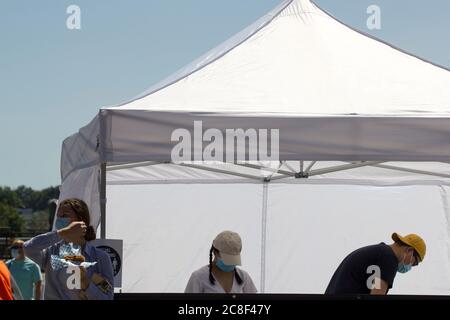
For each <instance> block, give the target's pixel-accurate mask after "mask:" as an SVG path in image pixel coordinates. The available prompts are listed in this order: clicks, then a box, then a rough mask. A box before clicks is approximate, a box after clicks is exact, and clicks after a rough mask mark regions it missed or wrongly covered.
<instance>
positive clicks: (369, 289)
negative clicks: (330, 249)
mask: <svg viewBox="0 0 450 320" xmlns="http://www.w3.org/2000/svg"><path fill="white" fill-rule="evenodd" d="M392 240H394V243H392V244H391V245H387V244H385V243H380V244H376V245H371V246H367V247H363V248H360V249H358V250H355V251H353V252H352V253H350V254H349V255H348V256H347V257H346V258H345V259H344V260H343V261H342V263H341V264H340V265H339V267H338V268H337V270H336V271H335V273H334V275H333V277H332V278H331V280H330V283H329V284H328V287H327V289H326V291H325V294H372V295H385V294H387V292H388V291H389V289H391V288H392V286H393V283H394V278H395V276H396V275H397V272H398V273H406V272H408V271H410V270H411V268H412V267H414V266H417V265H419V263H421V262H422V261H423V259H424V258H425V253H426V245H425V241H424V240H423V239H422V238H421V237H420V236H418V235H417V234H408V235H406V236H404V237H403V236H401V235H399V234H398V233H393V234H392ZM372 280H373V281H372Z"/></svg>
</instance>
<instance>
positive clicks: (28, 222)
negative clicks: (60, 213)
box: [0, 186, 59, 234]
mask: <svg viewBox="0 0 450 320" xmlns="http://www.w3.org/2000/svg"><path fill="white" fill-rule="evenodd" d="M58 197H59V187H49V188H46V189H43V190H34V189H32V188H29V187H26V186H20V187H18V188H17V189H11V188H9V187H0V229H1V230H2V231H3V232H6V231H7V232H9V233H12V234H18V233H22V232H33V231H45V230H48V229H49V227H50V225H49V217H50V216H49V215H50V206H49V202H50V200H52V199H58ZM22 209H29V210H28V211H30V215H29V219H25V218H24V215H23V214H22V213H21V210H22Z"/></svg>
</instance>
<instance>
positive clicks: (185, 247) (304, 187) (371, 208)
mask: <svg viewBox="0 0 450 320" xmlns="http://www.w3.org/2000/svg"><path fill="white" fill-rule="evenodd" d="M266 185H267V186H268V189H267V190H268V191H267V215H266V217H265V216H264V210H263V203H264V202H263V188H264V187H263V184H261V183H248V184H246V183H237V184H236V183H225V184H220V183H206V184H201V183H191V184H177V183H169V184H138V185H130V184H126V185H120V184H117V181H116V184H113V185H108V188H107V193H108V205H107V212H108V220H107V236H108V237H109V238H120V239H124V265H123V268H124V269H123V288H122V289H123V292H183V290H184V287H185V285H186V283H187V281H188V279H189V276H190V274H191V272H192V271H194V270H196V269H197V268H199V267H201V266H203V265H205V264H207V263H208V252H209V248H210V245H211V242H212V239H213V238H214V236H215V235H216V234H217V233H218V232H220V231H221V230H224V229H232V230H236V231H237V232H239V233H240V234H241V235H242V237H243V242H244V248H243V268H244V269H245V270H247V271H249V272H250V274H251V275H252V277H253V279H254V281H255V284H256V286H257V288H258V290H259V291H260V292H261V291H264V292H269V293H270V292H273V293H323V292H324V290H325V288H326V286H327V284H328V281H329V280H330V278H331V276H332V274H333V272H334V270H335V268H336V267H337V266H338V264H339V263H340V261H341V260H342V259H343V258H344V257H345V256H346V255H347V254H348V253H350V252H351V251H353V250H355V249H357V248H358V247H360V246H365V245H369V244H376V243H379V242H382V241H384V242H386V243H390V241H391V240H390V238H389V237H390V235H391V233H392V232H394V231H397V232H400V233H409V232H416V233H418V234H420V235H422V236H423V237H424V238H425V240H426V242H427V245H428V252H427V257H426V259H425V261H424V263H423V264H421V265H420V267H418V268H417V269H416V268H414V269H413V271H412V272H410V273H409V274H406V275H400V274H399V275H398V276H397V277H396V280H395V285H394V289H393V290H392V291H391V293H398V294H450V271H449V270H450V256H449V252H450V251H449V250H450V241H449V239H450V237H449V234H450V229H449V222H448V221H449V220H450V215H449V212H448V207H447V199H448V195H447V192H448V191H449V189H448V187H443V186H439V185H416V186H390V187H387V186H382V187H379V186H370V185H348V184H326V183H325V184H309V183H307V182H304V181H302V182H301V183H297V182H296V181H293V182H283V183H280V182H271V183H269V184H266ZM264 220H265V223H264ZM261 272H262V274H261ZM262 286H263V288H262Z"/></svg>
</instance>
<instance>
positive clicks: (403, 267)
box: [397, 263, 412, 273]
mask: <svg viewBox="0 0 450 320" xmlns="http://www.w3.org/2000/svg"><path fill="white" fill-rule="evenodd" d="M411 268H412V265H410V264H404V263H399V264H398V268H397V271H398V272H400V273H406V272H408V271H409V270H411Z"/></svg>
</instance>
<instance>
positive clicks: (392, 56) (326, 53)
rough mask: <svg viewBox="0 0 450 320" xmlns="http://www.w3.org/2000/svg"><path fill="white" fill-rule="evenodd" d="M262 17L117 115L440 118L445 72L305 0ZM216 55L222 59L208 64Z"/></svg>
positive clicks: (447, 100)
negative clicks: (138, 112)
mask: <svg viewBox="0 0 450 320" xmlns="http://www.w3.org/2000/svg"><path fill="white" fill-rule="evenodd" d="M280 7H281V8H282V7H283V6H280ZM279 9H280V8H277V9H276V10H279ZM273 16H275V18H274V19H273V20H271V21H270V20H269V19H270V18H272V17H273ZM266 20H269V21H270V23H268V24H267V25H266V26H264V27H263V28H262V29H259V28H260V25H261V23H257V24H256V25H254V26H253V29H254V32H255V33H254V34H253V36H251V37H250V38H248V39H247V40H246V41H244V42H243V43H241V44H239V45H237V46H236V42H237V41H239V40H240V38H238V39H232V40H230V41H228V42H226V44H228V45H226V46H225V47H226V48H223V47H224V45H221V46H219V47H218V48H216V49H214V50H212V51H211V52H210V53H208V54H206V55H205V56H204V58H203V60H202V61H199V62H197V63H195V64H193V65H192V66H191V69H188V70H185V71H184V72H180V73H177V75H179V81H177V82H175V83H174V84H172V85H170V86H167V87H165V86H164V85H165V84H166V83H167V81H163V83H162V84H160V85H156V86H155V87H154V88H153V90H150V92H154V93H153V94H150V95H147V96H144V97H142V98H141V99H138V100H134V101H132V102H130V103H127V104H124V105H122V106H120V107H119V108H118V110H124V109H138V110H160V111H169V110H170V111H188V112H192V111H205V112H238V113H245V112H246V113H254V112H257V113H264V112H270V113H272V112H277V113H295V114H321V115H333V114H334V115H342V114H360V115H389V114H391V115H400V114H419V115H433V114H436V113H438V114H447V115H448V112H449V111H450V90H449V88H450V73H449V72H448V70H444V69H443V68H438V67H436V66H434V65H432V64H430V63H425V62H423V61H421V60H419V59H417V58H415V57H413V56H411V55H408V54H405V53H403V52H400V51H398V50H394V49H393V48H391V47H390V46H388V45H386V44H384V43H382V42H379V41H375V40H373V39H371V38H369V37H366V36H365V35H363V34H360V33H358V32H355V31H353V30H351V29H349V28H348V27H346V26H345V25H343V24H342V23H340V22H338V21H337V20H335V19H333V18H332V17H330V16H329V15H327V14H326V13H325V12H323V11H322V10H321V9H319V8H318V7H317V6H315V5H314V4H312V3H310V1H309V0H295V1H292V2H291V3H290V4H289V5H288V6H287V7H286V8H285V9H284V10H282V11H281V12H280V13H277V12H276V11H275V12H272V13H271V14H269V15H268V16H267V17H266ZM247 33H248V32H247ZM241 38H242V37H241ZM229 48H234V49H232V50H230V51H229ZM218 52H226V54H224V55H223V56H221V57H220V59H216V60H214V58H215V57H216V56H217V55H218ZM219 55H220V54H219ZM195 70H198V71H196V72H194V73H192V72H193V71H195ZM184 75H188V76H184ZM172 82H173V81H172ZM161 87H162V88H163V89H162V90H158V88H161Z"/></svg>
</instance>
